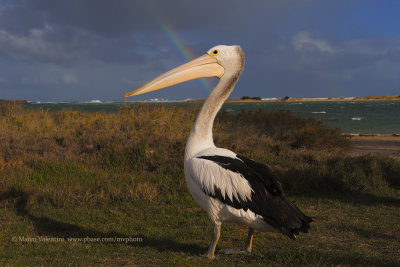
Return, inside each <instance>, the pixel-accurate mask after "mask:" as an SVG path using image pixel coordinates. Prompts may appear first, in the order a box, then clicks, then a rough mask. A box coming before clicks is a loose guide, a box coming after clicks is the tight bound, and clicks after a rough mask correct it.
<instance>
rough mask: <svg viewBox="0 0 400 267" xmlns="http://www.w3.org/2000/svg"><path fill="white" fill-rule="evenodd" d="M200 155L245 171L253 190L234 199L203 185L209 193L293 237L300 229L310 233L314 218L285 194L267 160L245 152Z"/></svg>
mask: <svg viewBox="0 0 400 267" xmlns="http://www.w3.org/2000/svg"><path fill="white" fill-rule="evenodd" d="M198 158H200V159H205V160H210V161H213V162H215V163H217V164H218V165H219V166H221V167H222V168H224V169H226V170H229V171H232V172H235V173H239V174H241V176H243V177H244V178H245V179H246V180H247V181H248V182H249V184H250V187H251V188H252V190H253V192H252V194H251V199H250V200H247V199H246V200H243V199H236V198H235V197H233V198H232V200H230V199H229V198H228V197H225V196H223V194H222V192H221V190H220V189H219V188H217V187H215V188H214V194H213V193H211V192H208V191H207V190H205V189H204V188H203V191H204V192H205V193H206V194H208V195H209V196H211V197H214V198H217V199H219V200H220V201H222V202H224V203H226V204H228V205H230V206H232V207H234V208H236V209H244V210H245V211H247V210H248V209H250V210H251V211H253V212H254V213H256V214H258V215H261V216H262V217H263V219H264V220H265V221H266V222H267V223H268V224H270V225H271V226H273V227H274V228H276V229H277V230H279V231H281V232H282V233H283V234H285V235H287V236H289V237H290V238H292V239H295V234H298V233H299V231H302V232H305V233H306V232H307V231H308V229H309V228H310V225H309V223H310V222H311V221H312V219H311V218H310V217H308V216H306V215H304V214H303V213H302V212H301V211H300V210H299V209H298V208H297V207H296V206H295V205H294V204H292V203H291V202H289V201H288V200H287V199H286V198H285V197H284V193H283V190H282V186H281V183H280V182H279V180H278V179H277V178H276V176H275V175H274V174H273V173H272V172H271V170H270V169H269V168H268V167H267V166H265V165H264V164H261V163H258V162H256V161H254V160H251V159H249V158H246V157H243V156H241V155H236V158H231V157H225V156H218V155H214V156H200V157H198Z"/></svg>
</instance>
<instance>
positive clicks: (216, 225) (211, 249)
mask: <svg viewBox="0 0 400 267" xmlns="http://www.w3.org/2000/svg"><path fill="white" fill-rule="evenodd" d="M220 235H221V223H218V222H214V233H213V238H212V240H211V244H210V246H209V247H208V251H207V258H209V259H213V258H214V252H215V247H216V246H217V242H218V239H219V236H220Z"/></svg>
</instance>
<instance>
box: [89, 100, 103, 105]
mask: <svg viewBox="0 0 400 267" xmlns="http://www.w3.org/2000/svg"><path fill="white" fill-rule="evenodd" d="M87 103H93V104H98V103H102V102H101V100H97V99H95V100H90V101H89V102H87Z"/></svg>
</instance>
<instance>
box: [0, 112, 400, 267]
mask: <svg viewBox="0 0 400 267" xmlns="http://www.w3.org/2000/svg"><path fill="white" fill-rule="evenodd" d="M196 112H197V110H195V109H184V108H171V109H164V108H162V107H158V108H151V107H149V106H139V107H137V108H129V107H126V108H123V109H122V110H121V111H120V112H119V113H118V114H96V113H93V114H86V113H82V114H80V113H77V112H68V111H65V112H46V111H24V110H21V109H19V108H18V107H16V106H12V105H8V106H0V141H1V143H0V152H1V154H0V215H1V216H0V223H1V225H2V226H3V227H1V229H0V264H3V263H8V264H12V265H15V264H18V265H34V264H35V265H36V264H39V265H44V264H48V263H50V264H51V265H59V264H62V265H69V264H74V265H75V264H78V265H94V264H101V265H144V264H146V265H149V264H153V265H156V264H162V265H171V264H182V265H186V264H188V265H194V266H197V265H221V264H222V265H233V264H235V265H238V264H247V265H250V264H251V265H257V264H258V265H266V264H268V265H278V266H279V265H282V266H287V265H310V266H315V265H348V266H354V265H360V266H361V265H362V266H365V265H377V266H378V265H392V266H395V265H399V264H400V256H399V254H400V253H399V251H400V234H399V232H400V216H399V207H400V194H399V186H400V162H399V161H396V160H394V159H390V158H387V157H383V156H376V155H375V156H374V155H368V156H363V157H357V158H352V157H348V156H346V155H345V154H344V153H343V152H342V149H343V147H346V140H344V139H343V137H341V136H340V135H339V132H338V130H335V129H328V128H326V127H325V126H323V125H321V123H320V122H318V121H315V120H312V119H309V120H305V119H299V118H295V117H293V116H292V115H291V114H290V113H286V112H275V113H264V112H261V111H258V112H253V113H245V112H243V113H239V114H235V115H229V114H221V115H220V116H219V117H218V118H217V120H216V124H215V139H216V143H217V145H219V146H222V147H226V148H229V149H232V150H234V151H236V152H238V153H241V154H243V155H245V156H249V157H252V158H253V159H256V160H258V161H261V162H264V163H267V164H268V165H270V166H271V168H272V170H273V171H274V172H275V173H276V174H277V175H278V176H279V177H281V181H282V183H283V187H284V189H285V191H286V195H287V197H288V198H289V199H291V200H292V201H293V202H295V203H296V204H297V205H298V206H299V207H300V208H301V209H302V210H303V211H304V212H305V213H306V214H308V215H310V216H312V217H313V218H314V220H315V222H314V223H313V224H312V231H311V232H310V233H309V234H307V235H301V236H300V237H299V238H298V240H297V241H296V242H293V241H291V240H289V239H287V238H285V237H283V236H280V235H276V234H268V233H258V232H256V235H255V241H254V242H255V243H254V252H253V253H252V255H250V256H249V255H221V258H220V259H219V260H215V261H209V260H206V259H201V260H199V259H196V260H189V259H188V258H187V257H188V256H190V255H198V254H200V253H205V251H206V249H207V245H208V243H209V241H210V238H211V232H212V228H211V223H210V220H209V219H208V216H207V214H206V213H205V212H204V211H202V210H201V209H200V208H198V206H197V205H196V204H195V203H194V201H193V200H192V199H191V197H190V195H189V193H188V192H187V189H186V184H185V181H184V176H183V171H182V165H183V162H182V161H183V159H182V154H183V150H184V144H185V139H186V138H187V135H188V134H189V131H190V128H191V124H192V121H193V120H194V117H195V114H196ZM316 148H318V150H317V149H316ZM319 148H322V149H319ZM246 231H247V230H246V228H245V227H243V226H238V225H233V224H224V225H223V228H222V236H221V239H220V242H219V243H218V246H217V253H218V250H219V249H223V248H234V247H242V246H243V245H244V242H245V239H246V235H247V233H246ZM22 237H30V238H39V237H40V238H43V237H49V238H64V239H63V240H64V241H62V242H60V241H59V242H55V241H54V240H53V242H50V241H47V242H44V241H39V240H38V241H37V242H23V241H22V240H20V239H19V238H22ZM85 237H91V238H110V237H111V238H113V237H118V238H129V237H139V238H141V240H142V241H141V242H128V243H126V242H121V241H120V242H111V240H110V239H108V241H104V240H103V241H100V242H84V241H83V240H81V241H80V242H78V241H68V240H67V238H85ZM13 238H16V239H17V240H16V241H13Z"/></svg>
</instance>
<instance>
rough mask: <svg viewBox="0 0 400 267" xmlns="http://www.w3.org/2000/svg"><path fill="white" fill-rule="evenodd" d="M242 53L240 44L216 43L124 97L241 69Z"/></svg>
mask: <svg viewBox="0 0 400 267" xmlns="http://www.w3.org/2000/svg"><path fill="white" fill-rule="evenodd" d="M243 66H244V55H243V52H242V49H241V48H240V46H226V45H217V46H214V47H213V48H211V49H210V50H208V51H207V53H206V54H204V55H203V56H201V57H199V58H196V59H194V60H192V61H190V62H188V63H186V64H183V65H181V66H179V67H177V68H175V69H172V70H170V71H168V72H166V73H164V74H162V75H160V76H158V77H157V78H155V79H154V80H152V81H151V82H149V83H147V84H145V85H143V86H142V87H140V88H138V89H136V90H135V91H133V92H130V93H127V94H125V96H124V97H128V96H133V95H140V94H144V93H148V92H151V91H155V90H159V89H162V88H165V87H169V86H172V85H175V84H178V83H183V82H186V81H189V80H193V79H197V78H207V77H218V78H221V77H222V76H224V75H225V74H227V73H232V74H234V73H237V74H238V75H239V74H240V72H241V71H242V69H243Z"/></svg>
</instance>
